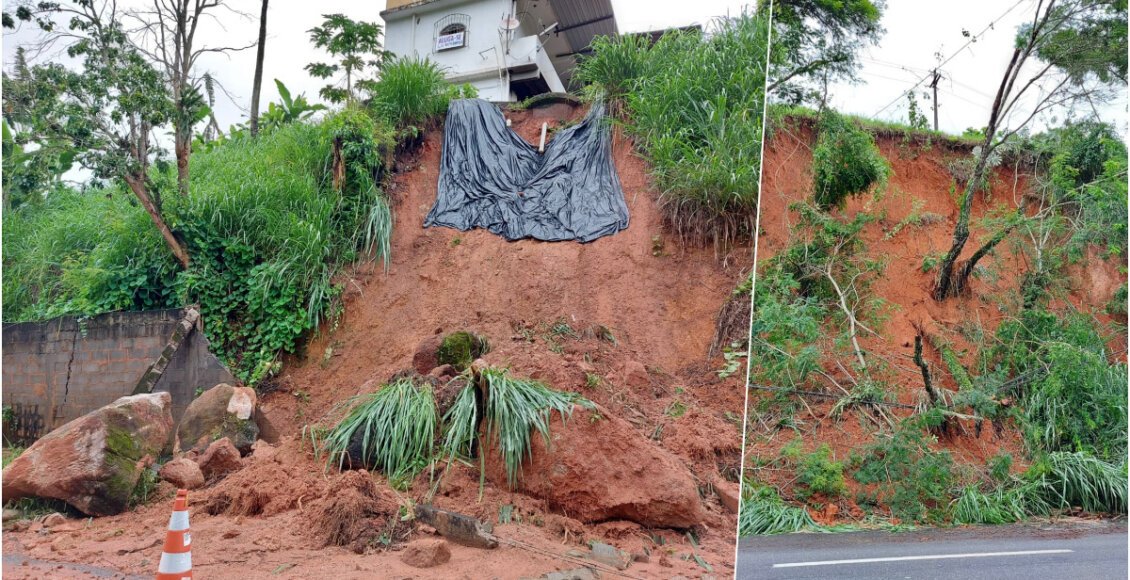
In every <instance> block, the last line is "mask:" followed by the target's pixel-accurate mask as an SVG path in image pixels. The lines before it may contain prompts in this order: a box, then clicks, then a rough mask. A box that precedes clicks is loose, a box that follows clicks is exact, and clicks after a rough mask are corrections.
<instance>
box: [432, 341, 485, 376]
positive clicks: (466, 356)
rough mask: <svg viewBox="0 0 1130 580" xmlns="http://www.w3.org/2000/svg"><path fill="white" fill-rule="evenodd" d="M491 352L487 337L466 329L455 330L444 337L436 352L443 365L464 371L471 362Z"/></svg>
mask: <svg viewBox="0 0 1130 580" xmlns="http://www.w3.org/2000/svg"><path fill="white" fill-rule="evenodd" d="M488 352H490V344H489V343H488V342H487V339H485V338H483V337H481V336H479V335H477V334H472V333H470V332H466V331H460V332H455V333H452V334H449V335H447V336H445V337H443V342H442V343H441V344H440V346H439V350H438V351H437V352H436V359H437V361H438V362H439V364H441V365H445V364H447V365H451V366H452V367H453V368H455V369H456V370H458V371H460V372H462V371H465V370H467V367H469V366H471V363H472V362H473V361H474V360H475V359H477V358H479V357H481V356H483V355H484V354H486V353H488Z"/></svg>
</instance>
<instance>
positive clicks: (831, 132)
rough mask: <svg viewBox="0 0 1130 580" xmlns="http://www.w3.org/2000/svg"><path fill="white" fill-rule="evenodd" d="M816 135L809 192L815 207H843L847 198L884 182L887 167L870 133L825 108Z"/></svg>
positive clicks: (887, 173)
mask: <svg viewBox="0 0 1130 580" xmlns="http://www.w3.org/2000/svg"><path fill="white" fill-rule="evenodd" d="M819 134H820V136H819V138H818V139H817V140H816V147H815V148H814V149H813V150H812V174H813V177H812V190H813V195H814V196H815V200H816V204H817V205H818V206H820V207H821V208H823V209H830V208H833V207H842V206H843V204H844V202H845V201H846V200H847V198H848V197H849V196H857V195H859V194H861V193H864V192H866V191H868V190H870V189H871V188H872V187H876V186H878V187H882V186H883V185H884V184H885V183H886V181H887V178H888V176H889V174H890V171H891V170H890V166H889V165H888V164H887V160H886V159H885V158H884V157H883V156H882V154H880V153H879V148H878V147H876V146H875V139H874V138H873V137H872V136H871V134H870V133H868V132H867V131H865V130H863V129H860V128H859V127H856V126H855V125H853V124H852V123H851V122H850V121H849V120H847V119H845V118H844V117H842V116H841V115H840V114H839V113H836V112H835V111H832V110H831V109H827V110H825V111H824V113H823V115H822V116H821V119H820V129H819Z"/></svg>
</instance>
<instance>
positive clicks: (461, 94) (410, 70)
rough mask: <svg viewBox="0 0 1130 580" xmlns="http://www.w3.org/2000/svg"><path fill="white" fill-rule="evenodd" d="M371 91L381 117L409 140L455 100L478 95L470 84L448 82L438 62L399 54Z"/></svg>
mask: <svg viewBox="0 0 1130 580" xmlns="http://www.w3.org/2000/svg"><path fill="white" fill-rule="evenodd" d="M370 93H371V95H372V97H371V105H372V107H373V109H374V110H375V111H376V112H377V114H378V116H380V117H381V118H382V119H384V120H385V121H386V122H388V123H389V124H390V125H392V126H393V127H395V128H396V129H397V130H398V131H399V132H400V133H401V138H402V139H408V140H410V141H411V140H413V139H415V138H416V137H418V136H419V135H420V134H421V133H422V131H424V130H426V129H428V128H429V127H431V126H432V125H433V124H435V123H436V121H438V120H439V119H440V118H441V117H442V116H443V115H444V113H446V112H447V105H448V103H449V102H451V100H452V99H460V98H462V99H467V98H474V97H475V96H476V95H477V94H478V93H477V91H476V90H475V89H474V88H473V87H471V86H470V85H462V86H452V85H449V84H448V83H447V81H446V80H445V79H444V74H443V69H441V68H440V66H439V65H438V64H436V63H435V62H433V61H431V60H428V59H420V58H415V57H413V58H409V57H400V58H397V59H396V60H393V61H392V62H390V63H388V64H386V65H385V66H384V68H382V69H381V78H380V79H379V80H377V81H376V82H375V83H373V85H372V88H371V89H370Z"/></svg>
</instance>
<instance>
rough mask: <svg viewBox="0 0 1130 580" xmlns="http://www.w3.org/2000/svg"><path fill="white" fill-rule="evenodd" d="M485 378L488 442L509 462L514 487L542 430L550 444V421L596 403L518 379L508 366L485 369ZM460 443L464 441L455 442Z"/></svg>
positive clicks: (510, 479)
mask: <svg viewBox="0 0 1130 580" xmlns="http://www.w3.org/2000/svg"><path fill="white" fill-rule="evenodd" d="M481 380H482V381H483V382H484V386H485V388H486V392H487V396H486V408H485V410H484V416H485V419H486V434H487V443H488V444H487V445H484V447H485V448H490V449H497V450H498V453H499V454H500V455H501V456H502V459H503V461H504V462H505V464H506V479H507V483H508V484H509V485H510V487H514V484H515V483H517V481H518V476H519V474H520V473H521V469H522V462H523V461H524V460H525V459H526V458H527V457H531V456H532V454H533V448H532V447H531V437H532V436H533V432H534V431H536V432H537V433H540V434H541V436H542V437H543V438H545V442H546V445H548V444H549V420H550V416H551V414H552V413H553V412H554V411H556V412H557V413H559V414H560V415H561V420H562V421H564V420H566V419H567V418H568V417H569V416H571V415H572V414H573V407H574V406H575V405H581V406H583V407H591V406H592V403H590V402H588V401H587V400H585V399H584V398H582V397H580V396H578V395H576V394H573V393H563V392H560V391H555V390H553V389H550V388H549V387H547V386H546V385H545V384H544V383H541V382H539V381H535V380H532V379H523V378H517V377H513V376H511V375H510V372H509V371H508V370H506V369H499V368H488V369H485V370H483V371H482V374H481ZM455 443H456V444H460V443H461V441H460V440H458V439H457V440H456V441H455Z"/></svg>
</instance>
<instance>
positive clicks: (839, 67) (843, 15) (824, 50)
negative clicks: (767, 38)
mask: <svg viewBox="0 0 1130 580" xmlns="http://www.w3.org/2000/svg"><path fill="white" fill-rule="evenodd" d="M766 4H768V3H766ZM883 9H884V3H883V2H881V1H873V0H838V1H834V2H828V1H826V0H792V1H790V2H775V3H773V51H772V60H773V62H772V65H771V69H770V71H771V72H770V75H769V78H770V79H772V82H771V83H770V86H769V91H768V92H769V93H771V94H772V95H773V97H774V100H776V101H778V102H786V103H791V104H799V103H803V102H822V101H823V100H824V97H825V96H826V93H827V86H828V83H829V82H834V81H836V80H850V79H854V78H856V77H855V74H856V71H857V70H858V68H859V56H858V54H857V53H858V52H859V51H860V50H861V49H862V48H864V47H865V46H867V45H868V44H876V43H878V41H879V38H880V37H881V36H882V35H883V32H885V31H884V30H883V27H882V25H881V24H880V22H879V21H880V19H881V18H882V16H883Z"/></svg>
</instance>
